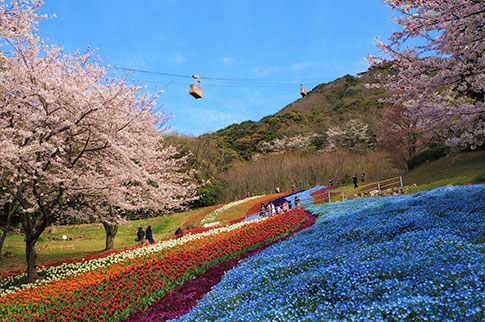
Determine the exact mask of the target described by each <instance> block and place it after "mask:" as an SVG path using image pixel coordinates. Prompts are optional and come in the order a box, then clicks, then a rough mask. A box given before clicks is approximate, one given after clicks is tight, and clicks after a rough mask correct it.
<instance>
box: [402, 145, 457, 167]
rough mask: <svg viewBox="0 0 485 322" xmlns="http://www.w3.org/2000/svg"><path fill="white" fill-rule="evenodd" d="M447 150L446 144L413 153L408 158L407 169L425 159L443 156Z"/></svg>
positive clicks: (448, 149) (435, 158)
mask: <svg viewBox="0 0 485 322" xmlns="http://www.w3.org/2000/svg"><path fill="white" fill-rule="evenodd" d="M449 152H450V148H449V147H446V146H436V147H433V148H426V149H424V150H422V151H421V152H419V153H417V154H415V155H414V156H412V157H411V158H410V159H409V160H408V169H409V170H411V169H413V168H415V167H417V166H418V165H420V164H423V163H424V162H426V161H431V160H437V159H439V158H441V157H444V156H445V155H447V154H448V153H449Z"/></svg>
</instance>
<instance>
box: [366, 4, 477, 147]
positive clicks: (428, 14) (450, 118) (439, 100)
mask: <svg viewBox="0 0 485 322" xmlns="http://www.w3.org/2000/svg"><path fill="white" fill-rule="evenodd" d="M383 1H384V2H385V3H386V4H387V5H388V6H389V7H390V8H391V9H393V10H395V11H397V12H398V13H399V15H398V17H396V18H394V21H395V22H396V23H397V24H398V25H400V26H401V27H402V30H401V31H396V32H394V33H393V34H392V36H391V37H390V38H389V41H388V43H384V42H381V41H379V40H378V41H377V46H378V47H379V48H380V49H381V50H382V52H383V53H382V54H381V55H380V56H370V57H368V59H369V60H370V62H371V64H379V63H383V62H386V61H389V60H392V66H393V68H395V69H396V70H397V71H398V73H396V74H393V73H390V74H388V75H387V76H386V77H383V78H382V79H381V83H382V85H383V86H384V87H386V88H388V89H390V90H391V92H392V93H393V95H392V98H391V100H390V101H391V102H392V103H393V104H395V105H400V106H404V107H405V108H406V109H407V114H408V116H409V117H411V118H413V119H414V120H415V121H416V124H417V126H418V127H419V128H420V129H422V130H423V131H428V132H436V133H440V134H441V135H442V137H443V138H444V139H446V142H447V144H448V145H450V146H461V147H465V146H471V147H472V148H473V147H475V146H478V145H482V144H483V143H484V140H485V105H484V95H485V58H484V48H485V32H484V29H483V28H484V22H485V2H484V1H480V0H454V1H448V0H420V1H412V0H383Z"/></svg>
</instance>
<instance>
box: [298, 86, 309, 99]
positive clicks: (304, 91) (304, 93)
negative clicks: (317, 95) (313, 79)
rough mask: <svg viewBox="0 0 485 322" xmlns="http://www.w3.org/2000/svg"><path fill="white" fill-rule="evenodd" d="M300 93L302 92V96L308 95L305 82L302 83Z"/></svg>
mask: <svg viewBox="0 0 485 322" xmlns="http://www.w3.org/2000/svg"><path fill="white" fill-rule="evenodd" d="M300 94H301V97H305V96H307V95H308V94H307V93H306V90H305V89H304V88H303V83H301V84H300Z"/></svg>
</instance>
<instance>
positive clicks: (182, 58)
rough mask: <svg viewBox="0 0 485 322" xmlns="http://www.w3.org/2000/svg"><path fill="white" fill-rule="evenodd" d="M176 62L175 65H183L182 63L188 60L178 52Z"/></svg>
mask: <svg viewBox="0 0 485 322" xmlns="http://www.w3.org/2000/svg"><path fill="white" fill-rule="evenodd" d="M174 60H175V63H177V64H181V63H184V62H185V61H186V60H187V59H186V58H185V56H184V55H182V54H181V53H179V52H176V53H175V58H174Z"/></svg>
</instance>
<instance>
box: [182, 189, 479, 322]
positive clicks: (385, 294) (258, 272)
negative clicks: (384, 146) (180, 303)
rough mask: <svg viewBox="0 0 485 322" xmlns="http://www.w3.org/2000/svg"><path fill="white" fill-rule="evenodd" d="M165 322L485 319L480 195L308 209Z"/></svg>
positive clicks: (437, 193)
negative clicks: (300, 226)
mask: <svg viewBox="0 0 485 322" xmlns="http://www.w3.org/2000/svg"><path fill="white" fill-rule="evenodd" d="M308 209H310V210H311V211H312V212H313V213H316V214H319V218H318V219H317V222H316V223H315V225H313V226H312V227H310V228H309V229H307V230H305V231H303V232H301V233H299V234H297V235H294V236H292V237H291V238H288V239H287V240H286V241H283V242H281V243H277V244H275V245H273V246H271V247H269V248H267V249H265V250H264V251H262V252H260V253H258V254H256V255H254V256H253V257H250V258H248V259H246V260H244V261H242V262H240V263H239V265H238V266H237V267H235V268H234V269H232V270H230V271H229V272H227V273H226V274H225V276H224V277H223V279H222V281H221V282H220V283H219V284H218V285H217V286H215V287H214V288H212V290H211V291H210V292H209V293H208V294H207V295H206V296H205V297H204V298H203V299H202V300H201V301H200V302H199V303H198V304H197V305H196V306H195V307H194V308H193V309H192V310H191V311H190V312H189V313H187V314H186V315H183V316H181V317H180V318H178V319H175V320H173V321H483V320H484V318H485V312H484V309H483V308H484V307H485V187H484V186H483V185H474V186H447V187H442V188H438V189H435V190H432V191H429V192H420V193H417V194H414V195H403V196H394V197H385V198H384V197H383V198H373V199H357V200H352V201H346V202H340V203H331V204H324V205H313V206H310V207H308Z"/></svg>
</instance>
